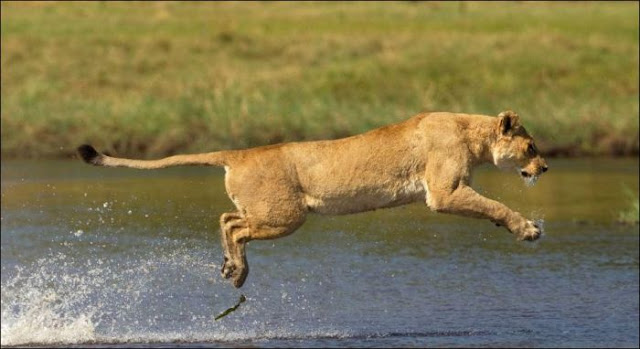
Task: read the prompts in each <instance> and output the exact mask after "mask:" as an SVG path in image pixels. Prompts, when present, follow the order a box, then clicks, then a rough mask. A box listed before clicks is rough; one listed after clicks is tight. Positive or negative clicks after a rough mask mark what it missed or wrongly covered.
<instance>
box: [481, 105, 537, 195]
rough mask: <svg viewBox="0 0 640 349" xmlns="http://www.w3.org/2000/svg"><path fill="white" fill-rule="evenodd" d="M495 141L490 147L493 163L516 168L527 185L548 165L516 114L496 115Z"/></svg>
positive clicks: (504, 113) (506, 112)
mask: <svg viewBox="0 0 640 349" xmlns="http://www.w3.org/2000/svg"><path fill="white" fill-rule="evenodd" d="M496 134H497V136H496V141H495V143H494V144H493V146H492V148H491V155H492V156H493V163H494V164H495V165H496V166H498V167H499V168H501V169H509V170H510V169H516V170H517V171H518V174H519V175H520V176H521V177H522V178H523V179H524V181H525V183H527V184H528V185H534V184H535V183H536V181H537V180H538V177H539V176H540V175H541V174H542V173H543V172H546V171H547V170H548V169H549V167H548V166H547V163H546V161H544V159H543V158H542V157H541V156H540V154H539V153H538V148H537V147H536V145H535V143H534V141H533V138H532V137H531V136H530V135H529V134H528V133H527V131H526V130H525V129H524V127H523V126H522V125H521V124H520V118H519V117H518V114H516V113H514V112H512V111H510V110H509V111H504V112H502V113H500V114H499V115H498V123H497V128H496Z"/></svg>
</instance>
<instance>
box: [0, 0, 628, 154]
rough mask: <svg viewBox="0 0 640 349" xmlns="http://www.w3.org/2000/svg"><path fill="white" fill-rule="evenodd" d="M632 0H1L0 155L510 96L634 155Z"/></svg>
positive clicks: (181, 147) (569, 140)
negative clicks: (551, 0)
mask: <svg viewBox="0 0 640 349" xmlns="http://www.w3.org/2000/svg"><path fill="white" fill-rule="evenodd" d="M638 21H639V18H638V3H637V2H636V3H609V2H606V3H605V2H602V3H565V2H562V3H529V2H524V3H466V4H465V5H463V6H460V4H459V3H455V2H454V3H422V2H417V3H416V2H401V3H389V2H385V3H335V2H330V3H307V2H303V3H271V2H268V3H176V2H166V3H164V2H163V3H110V2H91V3H14V2H9V3H7V2H2V24H1V26H2V37H1V38H2V58H1V59H2V62H1V63H2V102H1V108H2V109H1V110H2V125H1V127H2V156H3V157H5V158H6V157H65V156H69V155H71V154H73V153H74V149H75V147H76V146H77V145H79V144H81V143H86V142H89V143H92V144H94V145H96V146H97V147H98V148H100V149H102V150H107V151H110V152H113V153H118V154H120V155H127V156H144V157H156V156H162V155H167V154H174V153H179V152H201V151H211V150H216V149H223V148H239V147H248V146H256V145H262V144H268V143H276V142H282V141H293V140H309V139H323V138H337V137H342V136H346V135H351V134H356V133H359V132H363V131H366V130H368V129H371V128H374V127H377V126H381V125H384V124H387V123H391V122H397V121H399V120H402V119H405V118H407V117H409V116H412V115H414V114H416V113H418V112H420V111H424V110H429V111H456V112H467V113H481V114H489V115H496V114H498V113H499V112H500V111H502V110H504V109H513V110H516V111H517V112H518V113H519V114H520V115H521V118H522V119H523V122H524V123H525V125H526V126H527V128H528V129H529V131H530V132H531V133H533V134H534V136H535V137H536V138H537V139H538V142H539V143H540V148H541V149H542V150H543V151H545V152H547V153H548V154H569V155H580V154H587V155H597V154H618V155H619V154H637V153H638V149H639V141H638V119H639V108H638V64H639V61H638V39H639V37H638Z"/></svg>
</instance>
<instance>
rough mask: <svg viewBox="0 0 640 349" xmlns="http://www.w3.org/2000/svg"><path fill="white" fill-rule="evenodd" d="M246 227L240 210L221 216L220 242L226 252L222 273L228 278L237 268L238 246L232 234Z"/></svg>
mask: <svg viewBox="0 0 640 349" xmlns="http://www.w3.org/2000/svg"><path fill="white" fill-rule="evenodd" d="M243 228H246V224H245V222H244V218H243V217H242V215H241V214H240V213H239V212H228V213H223V214H222V215H221V216H220V242H221V243H222V250H223V253H224V261H223V263H222V268H221V270H220V273H221V274H222V277H224V278H225V279H228V278H230V277H231V275H232V274H233V271H234V270H235V269H236V265H235V262H234V261H235V260H236V259H237V258H236V256H235V253H236V250H237V249H236V247H235V244H233V239H232V234H233V231H234V230H237V229H243Z"/></svg>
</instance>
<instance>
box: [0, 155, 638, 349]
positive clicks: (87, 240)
mask: <svg viewBox="0 0 640 349" xmlns="http://www.w3.org/2000/svg"><path fill="white" fill-rule="evenodd" d="M549 165H550V168H551V170H550V171H549V172H548V174H545V175H543V176H542V178H541V179H540V181H539V182H538V184H537V185H536V186H535V187H532V188H527V187H526V186H525V185H524V183H522V181H521V180H520V179H518V178H517V177H516V176H514V175H513V174H511V173H502V172H499V171H497V170H493V169H490V168H482V169H480V170H479V172H478V173H477V175H476V179H475V183H474V186H475V187H476V189H477V190H478V191H480V192H482V193H484V194H485V195H487V196H489V197H492V198H495V199H498V200H500V201H502V202H504V203H505V204H507V205H509V206H510V207H512V208H513V209H515V210H517V211H519V212H522V213H523V214H525V215H526V216H528V217H531V218H535V219H540V220H543V221H544V227H545V235H544V236H543V238H542V239H541V240H539V241H537V242H534V243H526V242H517V241H515V239H514V238H513V236H511V235H510V234H509V233H508V232H507V231H506V230H504V229H502V228H498V227H495V226H493V225H492V224H491V223H490V222H487V221H479V220H474V219H466V218H460V217H456V216H448V215H444V214H436V213H431V212H428V210H427V209H426V208H425V207H424V205H421V204H415V205H409V206H404V207H400V208H395V209H387V210H380V211H375V212H370V213H363V214H357V215H351V216H340V217H331V216H311V217H310V218H309V220H308V221H307V222H306V223H305V225H303V227H302V228H301V229H300V230H299V231H298V232H296V233H295V234H293V235H291V236H289V237H286V238H283V239H278V240H273V241H255V242H251V243H250V244H249V246H248V249H247V254H248V259H249V265H250V267H251V271H250V273H249V277H248V280H247V282H246V284H245V286H244V287H243V288H242V289H240V290H236V289H234V288H233V287H232V286H231V284H230V283H228V281H226V280H223V279H222V278H221V277H220V276H219V267H220V264H221V262H222V253H221V249H220V246H219V239H218V234H219V228H218V217H219V215H220V214H221V213H222V212H226V211H228V210H230V209H232V206H231V203H230V202H229V200H228V199H227V197H226V195H225V193H224V186H223V177H222V171H221V170H219V169H215V168H190V167H189V168H173V169H166V170H157V171H137V170H130V169H107V168H94V167H90V166H86V165H84V164H82V163H80V161H73V162H72V161H47V162H36V161H3V162H2V219H1V224H2V247H1V252H2V319H1V320H2V345H3V346H11V345H47V346H48V345H60V346H73V345H78V346H94V347H101V346H123V347H124V346H126V347H130V346H136V347H152V346H153V347H159V346H160V347H161V346H167V347H168V346H184V347H192V346H196V347H229V346H237V347H245V346H258V347H272V346H278V347H282V346H284V347H299V346H304V347H310V346H311V347H344V346H359V347H386V346H402V347H411V346H419V347H423V346H453V347H459V346H464V347H468V346H497V347H547V346H563V347H582V346H585V347H599V346H605V347H611V346H630V347H637V346H638V345H639V338H638V329H639V328H638V317H639V313H638V309H639V308H638V291H639V289H638V250H639V248H638V243H639V242H638V236H639V234H638V227H637V226H626V225H620V224H617V223H615V220H616V217H617V216H618V213H619V212H620V211H621V210H624V209H627V208H629V207H630V203H629V198H628V197H627V196H625V190H626V191H629V190H631V191H632V192H633V193H635V195H637V193H638V160H637V159H631V160H628V159H627V160H555V161H554V160H551V161H550V164H549ZM625 188H626V189H625ZM241 294H244V295H245V296H246V297H247V301H246V302H245V303H243V304H242V305H241V306H240V308H239V309H238V310H236V311H235V312H233V313H231V314H229V315H228V316H226V317H224V318H222V319H221V320H219V321H215V320H214V318H215V317H216V316H217V315H218V314H220V313H222V312H223V311H224V310H225V309H227V308H229V307H231V306H233V305H234V304H235V303H236V302H237V300H238V297H239V296H240V295H241Z"/></svg>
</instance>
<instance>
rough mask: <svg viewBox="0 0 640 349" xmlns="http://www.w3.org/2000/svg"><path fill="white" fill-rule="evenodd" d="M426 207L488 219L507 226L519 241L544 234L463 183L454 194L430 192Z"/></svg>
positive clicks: (529, 222)
mask: <svg viewBox="0 0 640 349" xmlns="http://www.w3.org/2000/svg"><path fill="white" fill-rule="evenodd" d="M427 204H428V205H429V207H430V208H431V209H432V210H434V211H437V212H444V213H451V214H458V215H462V216H466V217H474V218H484V219H489V220H491V221H492V222H494V223H496V224H499V225H502V226H504V227H506V228H507V229H508V230H509V231H510V232H512V233H514V234H515V235H516V236H517V237H518V239H519V240H536V239H537V238H539V237H540V234H541V231H540V228H539V227H538V226H536V224H535V223H533V222H532V221H530V220H527V219H526V218H524V217H523V216H522V215H521V214H520V213H518V212H515V211H512V210H511V209H509V208H508V207H507V206H506V205H504V204H502V203H500V202H498V201H495V200H491V199H488V198H486V197H484V196H482V195H480V194H478V193H477V192H475V191H474V190H473V189H471V187H469V186H467V185H464V184H460V185H459V186H458V187H457V188H456V189H454V190H451V191H448V190H440V191H438V190H433V191H431V192H430V193H429V198H428V201H427Z"/></svg>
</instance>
